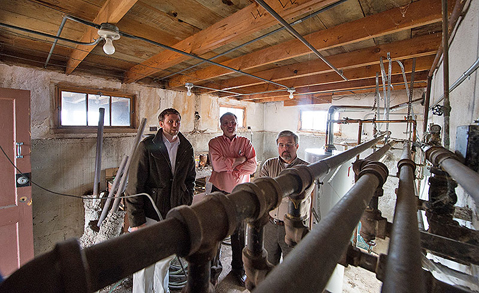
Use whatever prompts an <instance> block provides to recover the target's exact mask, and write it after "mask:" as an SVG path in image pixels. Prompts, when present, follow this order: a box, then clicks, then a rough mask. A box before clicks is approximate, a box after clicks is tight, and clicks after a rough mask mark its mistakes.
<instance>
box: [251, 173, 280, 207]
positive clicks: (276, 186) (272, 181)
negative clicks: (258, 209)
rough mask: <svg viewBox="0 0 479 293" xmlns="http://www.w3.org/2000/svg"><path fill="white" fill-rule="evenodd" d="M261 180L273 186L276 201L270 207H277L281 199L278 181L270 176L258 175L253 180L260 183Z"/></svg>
mask: <svg viewBox="0 0 479 293" xmlns="http://www.w3.org/2000/svg"><path fill="white" fill-rule="evenodd" d="M263 182H265V183H266V184H269V185H271V186H272V187H273V189H274V191H275V192H276V203H275V206H274V207H272V208H276V207H278V206H279V205H280V204H281V201H282V200H283V190H282V189H281V186H280V185H279V183H278V181H276V180H275V179H274V178H271V177H260V178H257V179H255V180H254V183H255V184H262V183H263Z"/></svg>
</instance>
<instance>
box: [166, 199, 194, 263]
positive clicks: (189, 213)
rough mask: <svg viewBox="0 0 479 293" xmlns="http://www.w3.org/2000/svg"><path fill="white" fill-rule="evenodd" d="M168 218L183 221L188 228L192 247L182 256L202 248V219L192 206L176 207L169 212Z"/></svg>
mask: <svg viewBox="0 0 479 293" xmlns="http://www.w3.org/2000/svg"><path fill="white" fill-rule="evenodd" d="M166 218H174V219H177V220H178V221H180V222H181V223H183V224H184V225H185V226H186V229H187V230H188V235H189V236H190V248H189V251H188V252H187V253H186V254H185V255H180V256H188V255H192V254H193V253H195V252H197V251H198V250H199V249H200V248H201V244H202V243H203V230H202V228H201V223H200V219H199V218H198V216H197V215H196V213H195V211H194V210H193V209H192V208H191V207H189V206H179V207H176V208H174V209H172V210H170V211H169V212H168V215H167V216H166ZM178 255H179V254H178Z"/></svg>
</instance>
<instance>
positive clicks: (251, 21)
mask: <svg viewBox="0 0 479 293" xmlns="http://www.w3.org/2000/svg"><path fill="white" fill-rule="evenodd" d="M270 2H271V6H272V7H273V8H274V9H275V10H276V11H279V12H280V14H281V15H282V16H283V17H284V18H294V17H298V16H301V15H303V14H306V13H310V12H311V11H315V10H318V9H321V8H323V7H325V6H328V5H330V4H332V3H335V2H337V0H295V1H294V2H289V1H288V2H286V5H285V6H283V5H282V4H281V2H280V1H275V0H274V1H270ZM274 24H276V20H275V19H274V18H273V17H272V16H271V15H270V14H269V13H266V11H265V10H264V9H263V8H261V7H259V6H258V4H256V3H253V4H250V5H249V6H247V7H245V8H243V9H241V10H240V11H238V12H236V13H235V14H233V15H231V16H229V17H227V18H224V19H223V20H221V21H219V22H217V23H215V24H213V25H212V26H210V27H208V28H206V29H204V30H202V31H200V32H198V33H196V34H194V35H192V36H190V37H188V38H186V39H184V40H182V41H180V42H178V43H177V44H175V45H174V46H173V48H175V49H178V50H180V51H183V52H189V53H191V54H195V55H198V56H201V55H203V54H205V53H207V52H209V51H211V50H214V49H216V48H219V47H220V46H223V45H225V44H227V43H230V42H234V41H237V40H240V39H242V38H244V37H247V36H249V35H252V34H254V33H255V32H258V31H260V30H262V29H265V28H269V27H271V26H273V25H274ZM188 59H189V58H188V57H186V56H184V55H181V54H178V53H175V52H172V51H162V52H160V53H158V54H157V55H155V56H153V57H151V58H150V59H148V60H146V61H144V62H142V63H141V64H138V65H136V66H134V67H132V68H131V69H130V70H129V71H128V72H127V73H126V74H125V78H124V82H126V83H130V82H134V81H137V80H140V79H142V78H144V77H146V76H149V75H152V74H155V73H157V72H159V71H162V70H164V69H166V68H169V67H171V66H174V65H177V64H179V63H181V62H183V61H185V60H188ZM182 86H184V83H183V84H182Z"/></svg>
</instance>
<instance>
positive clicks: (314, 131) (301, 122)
mask: <svg viewBox="0 0 479 293" xmlns="http://www.w3.org/2000/svg"><path fill="white" fill-rule="evenodd" d="M304 111H318V112H325V113H326V119H327V115H328V110H321V109H301V110H299V119H298V132H304V133H312V134H326V129H325V130H314V129H303V128H302V126H303V121H302V114H303V112H304ZM336 114H337V115H338V118H337V119H335V120H339V119H340V117H339V116H340V114H339V112H337V113H336ZM336 124H337V125H338V129H337V130H333V131H334V134H335V135H341V124H339V123H336Z"/></svg>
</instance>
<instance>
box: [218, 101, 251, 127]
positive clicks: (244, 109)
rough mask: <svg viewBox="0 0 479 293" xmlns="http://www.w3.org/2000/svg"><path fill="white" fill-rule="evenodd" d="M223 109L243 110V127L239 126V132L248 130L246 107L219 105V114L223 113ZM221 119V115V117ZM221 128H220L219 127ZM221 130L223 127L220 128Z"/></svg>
mask: <svg viewBox="0 0 479 293" xmlns="http://www.w3.org/2000/svg"><path fill="white" fill-rule="evenodd" d="M221 108H234V109H241V110H243V126H241V127H240V126H238V130H240V129H241V130H244V129H246V106H241V105H228V104H222V103H220V105H219V108H218V110H219V111H218V112H219V113H220V112H221ZM220 117H221V115H220ZM218 127H219V126H218ZM220 129H221V127H220Z"/></svg>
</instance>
